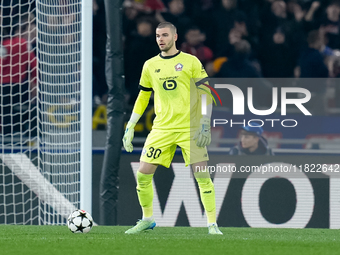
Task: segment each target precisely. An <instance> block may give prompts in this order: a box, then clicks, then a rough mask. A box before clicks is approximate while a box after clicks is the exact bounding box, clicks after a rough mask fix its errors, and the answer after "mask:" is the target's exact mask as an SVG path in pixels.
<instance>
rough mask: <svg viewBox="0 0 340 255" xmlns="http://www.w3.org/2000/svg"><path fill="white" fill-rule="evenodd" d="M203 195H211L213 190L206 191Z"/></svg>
mask: <svg viewBox="0 0 340 255" xmlns="http://www.w3.org/2000/svg"><path fill="white" fill-rule="evenodd" d="M203 193H204V194H210V193H211V190H208V191H204V192H203Z"/></svg>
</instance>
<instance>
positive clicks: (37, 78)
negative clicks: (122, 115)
mask: <svg viewBox="0 0 340 255" xmlns="http://www.w3.org/2000/svg"><path fill="white" fill-rule="evenodd" d="M81 3H82V1H81V0H72V1H71V0H36V1H35V0H2V1H1V3H0V11H1V13H0V22H1V26H0V27H1V34H0V40H1V41H0V42H1V43H0V85H1V102H0V103H1V119H0V129H1V136H0V139H1V154H0V164H1V170H0V178H1V181H0V224H64V223H65V222H66V218H67V216H68V215H69V214H70V213H71V212H72V211H73V210H75V209H76V208H80V168H81V161H80V160H81V139H80V137H81V135H80V130H81V121H80V120H81V116H80V107H81V104H80V99H81V86H80V85H81V24H82V23H81V14H82V13H81V7H82V6H81Z"/></svg>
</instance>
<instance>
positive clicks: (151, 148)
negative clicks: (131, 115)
mask: <svg viewBox="0 0 340 255" xmlns="http://www.w3.org/2000/svg"><path fill="white" fill-rule="evenodd" d="M192 138H193V134H191V132H164V131H155V130H152V131H151V132H150V134H149V135H148V137H147V138H146V141H145V144H144V147H143V150H142V155H141V157H140V160H141V161H143V162H147V163H150V164H155V165H162V166H165V167H170V164H171V161H172V159H173V157H174V155H175V152H176V148H177V145H178V146H179V147H181V149H182V155H183V158H184V161H185V166H188V165H190V164H194V163H198V162H202V161H208V160H209V156H208V151H207V148H206V147H204V148H201V147H198V146H197V145H196V143H195V141H193V139H192Z"/></svg>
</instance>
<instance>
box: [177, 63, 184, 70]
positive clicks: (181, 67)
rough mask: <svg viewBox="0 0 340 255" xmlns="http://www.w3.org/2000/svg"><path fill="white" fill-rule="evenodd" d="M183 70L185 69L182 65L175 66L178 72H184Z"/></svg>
mask: <svg viewBox="0 0 340 255" xmlns="http://www.w3.org/2000/svg"><path fill="white" fill-rule="evenodd" d="M182 69H183V65H182V64H181V63H178V64H177V65H175V70H176V71H182Z"/></svg>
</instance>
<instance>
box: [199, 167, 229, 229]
mask: <svg viewBox="0 0 340 255" xmlns="http://www.w3.org/2000/svg"><path fill="white" fill-rule="evenodd" d="M206 166H207V162H206V161H203V162H199V163H195V164H193V169H206ZM194 171H195V170H194ZM194 175H195V178H196V181H197V183H198V186H199V189H200V195H201V201H202V204H203V206H204V209H205V212H206V214H207V218H208V228H209V234H218V235H222V234H223V233H222V232H221V231H220V230H219V229H218V227H217V223H216V202H215V188H214V184H213V182H212V181H211V178H210V174H209V172H208V171H195V172H194Z"/></svg>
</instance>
